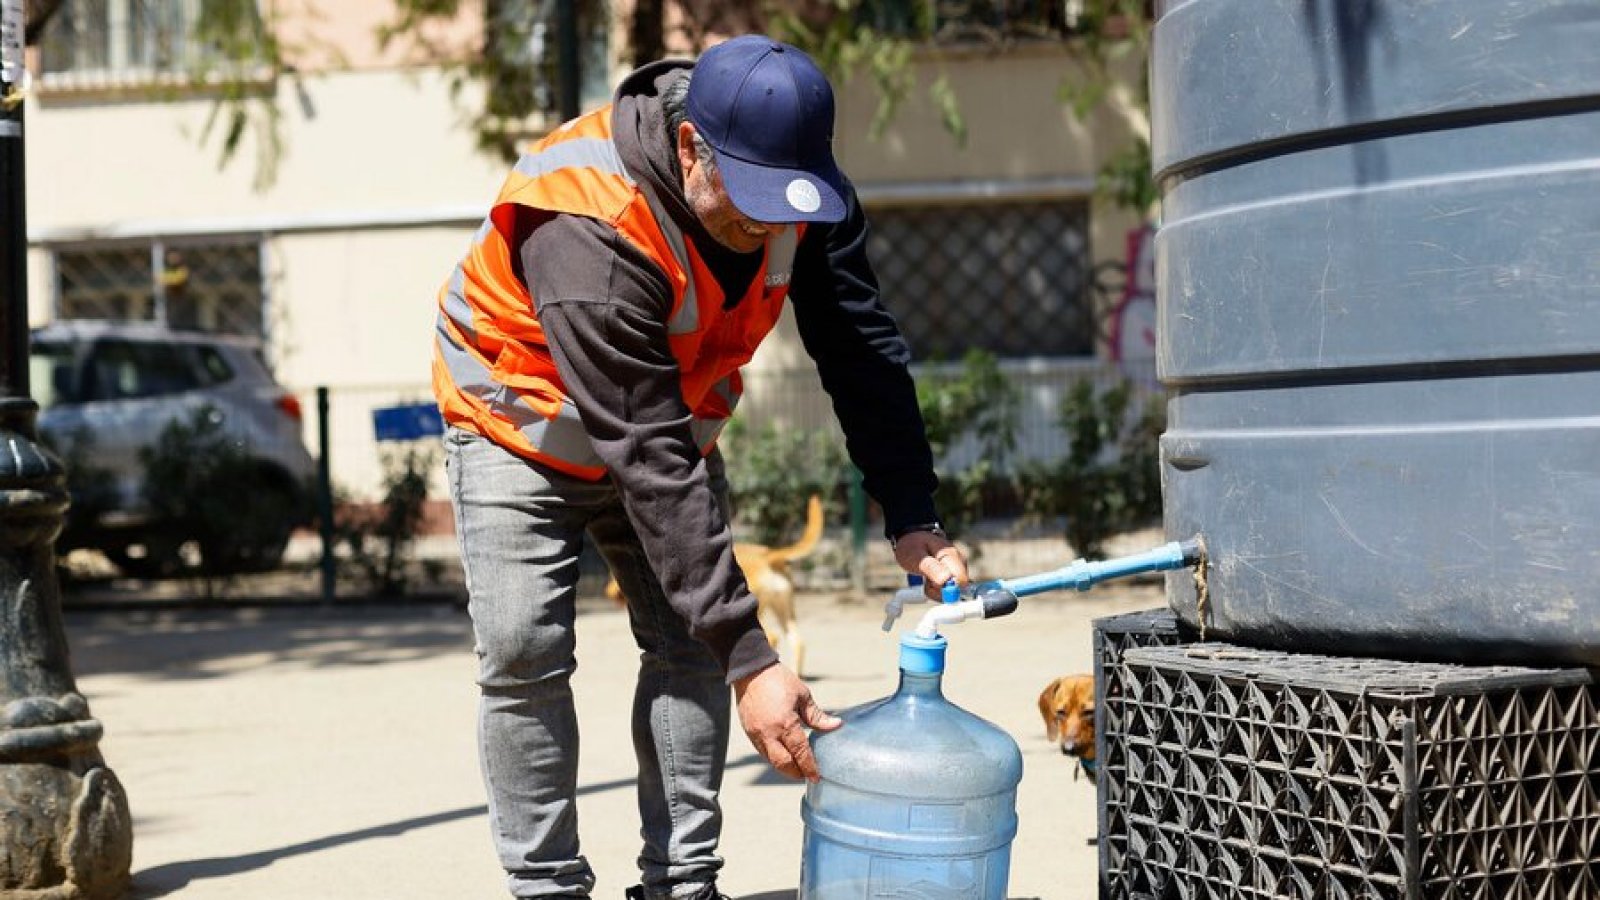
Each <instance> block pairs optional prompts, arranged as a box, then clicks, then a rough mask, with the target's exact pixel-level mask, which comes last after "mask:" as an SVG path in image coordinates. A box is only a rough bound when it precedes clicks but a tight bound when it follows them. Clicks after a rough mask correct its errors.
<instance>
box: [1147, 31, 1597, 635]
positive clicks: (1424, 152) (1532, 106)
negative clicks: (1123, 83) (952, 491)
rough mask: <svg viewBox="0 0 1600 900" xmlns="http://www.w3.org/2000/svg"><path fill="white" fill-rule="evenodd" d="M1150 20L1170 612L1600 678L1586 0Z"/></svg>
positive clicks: (1592, 125)
mask: <svg viewBox="0 0 1600 900" xmlns="http://www.w3.org/2000/svg"><path fill="white" fill-rule="evenodd" d="M1160 12H1161V14H1160V18H1159V19H1158V21H1157V24H1156V29H1155V41H1154V48H1153V51H1152V52H1153V56H1152V69H1151V77H1152V111H1153V140H1152V151H1153V155H1154V161H1155V168H1156V172H1157V174H1158V176H1159V178H1160V180H1161V184H1162V188H1163V192H1162V222H1161V227H1160V231H1159V232H1158V234H1157V237H1156V247H1157V282H1158V285H1159V292H1158V298H1159V306H1160V329H1159V340H1158V360H1157V362H1158V371H1159V373H1160V375H1161V378H1162V380H1163V382H1164V383H1165V384H1166V385H1167V387H1168V388H1169V389H1170V390H1171V401H1170V405H1169V424H1168V431H1167V433H1166V435H1165V436H1164V437H1163V438H1162V443H1161V448H1162V457H1163V464H1162V477H1163V488H1164V490H1165V498H1166V528H1167V533H1168V534H1169V535H1170V536H1174V537H1188V536H1190V535H1192V534H1194V533H1196V532H1198V533H1200V534H1201V535H1203V537H1204V539H1205V542H1206V544H1207V549H1208V551H1209V553H1210V559H1211V567H1210V570H1209V573H1208V585H1209V598H1208V601H1207V604H1206V607H1207V608H1206V609H1205V610H1204V614H1203V615H1202V611H1201V610H1200V609H1199V608H1198V603H1197V591H1196V588H1195V585H1194V582H1193V581H1192V580H1191V579H1190V578H1188V577H1187V576H1178V575H1173V576H1169V578H1168V582H1167V596H1168V601H1169V603H1170V605H1171V606H1172V608H1173V609H1174V611H1175V612H1177V613H1178V615H1179V616H1180V617H1181V618H1182V619H1183V620H1185V621H1186V622H1187V623H1189V624H1191V625H1196V626H1200V625H1203V626H1204V627H1205V628H1206V633H1207V636H1209V637H1216V638H1221V639H1227V640H1232V641H1237V642H1242V643H1250V644H1257V645H1262V646H1269V647H1279V648H1284V649H1307V650H1320V651H1324V652H1333V653H1340V654H1347V655H1357V654H1362V655H1365V654H1374V655H1385V656H1393V657H1398V658H1415V659H1446V660H1461V661H1488V660H1513V661H1521V662H1534V663H1552V662H1557V661H1566V662H1577V663H1587V664H1600V2H1595V0H1582V2H1580V0H1448V2H1445V0H1432V2H1427V0H1172V2H1166V3H1164V4H1163V6H1162V9H1161V11H1160ZM1202 620H1203V621H1202Z"/></svg>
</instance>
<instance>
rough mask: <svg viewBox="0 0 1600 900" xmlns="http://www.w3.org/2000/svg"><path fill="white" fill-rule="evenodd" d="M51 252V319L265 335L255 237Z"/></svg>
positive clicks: (82, 248) (259, 252)
mask: <svg viewBox="0 0 1600 900" xmlns="http://www.w3.org/2000/svg"><path fill="white" fill-rule="evenodd" d="M52 257H53V260H54V263H55V318H57V319H107V320H112V321H122V322H158V323H161V324H164V325H166V326H168V327H170V328H174V329H180V330H185V331H209V332H218V333H224V334H240V335H248V336H251V337H257V338H260V337H263V336H264V334H265V310H266V292H265V289H264V287H263V283H262V269H261V247H260V245H259V244H258V243H256V242H254V241H233V242H221V243H190V242H186V243H166V242H159V241H158V242H152V243H148V244H135V245H128V244H121V245H115V246H104V247H95V246H87V247H59V248H56V249H55V250H54V252H53V253H52Z"/></svg>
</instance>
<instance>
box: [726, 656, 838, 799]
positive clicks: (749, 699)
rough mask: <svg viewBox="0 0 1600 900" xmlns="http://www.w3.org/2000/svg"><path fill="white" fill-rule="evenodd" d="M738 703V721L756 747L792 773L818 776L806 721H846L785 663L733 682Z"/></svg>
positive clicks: (826, 727) (826, 726)
mask: <svg viewBox="0 0 1600 900" xmlns="http://www.w3.org/2000/svg"><path fill="white" fill-rule="evenodd" d="M733 691H734V697H735V698H736V700H737V702H738V706H739V724H740V725H741V726H743V727H744V733H745V735H746V736H747V737H749V738H750V743H751V744H753V745H755V748H756V752H757V753H759V754H761V756H762V757H763V758H764V759H766V761H767V762H769V763H771V764H772V767H773V768H775V769H777V770H778V771H779V772H782V773H783V774H785V775H787V776H789V777H790V778H804V779H806V780H807V781H816V780H817V778H818V777H819V775H818V773H817V758H816V757H815V756H813V755H812V754H811V741H810V740H809V739H807V737H806V732H805V729H806V727H808V726H809V727H811V728H815V729H817V730H818V731H832V730H834V729H835V728H838V727H839V726H840V725H842V724H844V722H843V720H841V719H840V718H839V717H838V716H834V715H830V714H828V713H826V712H824V711H823V709H822V707H820V706H818V705H817V701H816V700H814V699H812V697H811V689H810V688H808V687H806V686H805V683H804V682H802V681H801V680H800V679H799V678H797V677H795V674H794V673H793V672H790V671H789V670H788V669H786V668H784V667H783V666H782V665H781V664H774V665H770V666H767V667H766V668H765V669H762V670H761V671H759V672H757V673H755V674H754V675H748V676H746V677H744V678H741V679H739V680H738V681H736V682H734V684H733Z"/></svg>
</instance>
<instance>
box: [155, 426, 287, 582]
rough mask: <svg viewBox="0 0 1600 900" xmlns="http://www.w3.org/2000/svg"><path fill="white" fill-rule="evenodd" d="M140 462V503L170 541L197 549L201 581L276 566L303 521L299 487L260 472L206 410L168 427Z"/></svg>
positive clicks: (253, 461) (254, 462)
mask: <svg viewBox="0 0 1600 900" xmlns="http://www.w3.org/2000/svg"><path fill="white" fill-rule="evenodd" d="M139 456H140V459H141V461H142V462H143V464H144V468H145V482H144V501H145V504H146V505H147V506H148V507H149V509H150V512H151V514H152V516H153V518H154V519H155V520H156V521H159V522H161V523H163V526H164V528H166V529H167V530H168V531H169V532H170V533H171V534H172V535H173V536H174V538H175V540H177V541H180V542H186V541H190V540H192V541H194V542H195V543H197V544H198V546H199V550H200V565H199V574H201V575H204V576H218V575H233V574H237V573H239V572H248V571H259V570H262V569H265V568H271V567H273V566H276V565H277V564H278V561H279V560H280V559H281V557H282V554H283V547H284V545H285V544H286V543H287V542H288V539H289V532H290V530H291V529H292V527H293V523H294V522H295V521H299V520H302V519H303V518H304V504H305V497H306V495H305V490H304V487H303V486H302V485H295V484H286V483H282V479H275V478H273V477H271V476H270V475H269V473H267V472H265V471H264V470H263V469H262V467H261V464H260V462H259V461H258V460H257V459H255V458H254V457H253V456H252V455H251V454H250V453H249V452H248V451H247V450H246V449H245V447H244V446H243V445H242V444H241V443H240V442H239V441H238V440H237V439H236V438H233V437H231V436H229V435H228V434H227V433H226V432H224V431H223V427H222V419H221V418H220V416H219V415H218V413H217V412H216V411H215V410H214V409H212V408H211V407H203V408H201V409H197V410H195V412H194V414H193V415H192V416H190V418H189V419H188V420H175V421H173V422H170V423H168V425H167V427H166V428H164V429H162V431H161V434H160V436H159V437H158V438H157V439H156V442H155V444H154V445H152V446H151V447H147V448H145V449H144V450H142V451H140V454H139ZM175 546H176V545H174V548H175ZM211 587H212V586H210V585H208V587H207V590H208V592H209V591H210V590H211Z"/></svg>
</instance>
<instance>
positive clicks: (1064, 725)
mask: <svg viewBox="0 0 1600 900" xmlns="http://www.w3.org/2000/svg"><path fill="white" fill-rule="evenodd" d="M1039 715H1040V716H1041V717H1042V718H1043V719H1044V731H1045V734H1046V735H1047V736H1048V737H1049V738H1050V742H1051V743H1053V744H1056V745H1058V746H1060V748H1061V752H1062V753H1063V754H1065V755H1067V756H1075V757H1077V759H1078V762H1079V765H1080V768H1081V769H1084V770H1087V771H1088V772H1089V774H1090V775H1093V774H1094V766H1095V759H1094V676H1093V675H1063V676H1061V677H1060V678H1057V679H1056V680H1054V681H1052V682H1050V683H1049V684H1047V685H1045V688H1044V691H1043V692H1041V693H1040V694H1039ZM1073 777H1077V775H1076V773H1074V775H1073Z"/></svg>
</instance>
